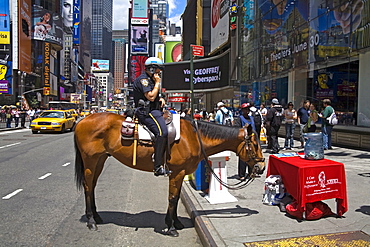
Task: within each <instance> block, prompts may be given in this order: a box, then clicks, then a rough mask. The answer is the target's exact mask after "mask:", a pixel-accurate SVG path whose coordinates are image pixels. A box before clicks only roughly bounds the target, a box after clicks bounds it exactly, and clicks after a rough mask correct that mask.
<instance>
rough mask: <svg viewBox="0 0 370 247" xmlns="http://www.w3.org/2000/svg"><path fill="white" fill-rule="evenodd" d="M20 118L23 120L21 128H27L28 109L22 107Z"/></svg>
mask: <svg viewBox="0 0 370 247" xmlns="http://www.w3.org/2000/svg"><path fill="white" fill-rule="evenodd" d="M19 117H20V119H21V128H26V125H25V124H26V117H27V111H26V108H24V107H22V109H21V110H20V112H19Z"/></svg>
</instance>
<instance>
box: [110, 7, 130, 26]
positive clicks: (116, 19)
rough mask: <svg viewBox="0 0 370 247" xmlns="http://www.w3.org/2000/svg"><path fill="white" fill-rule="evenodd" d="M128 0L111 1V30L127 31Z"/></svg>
mask: <svg viewBox="0 0 370 247" xmlns="http://www.w3.org/2000/svg"><path fill="white" fill-rule="evenodd" d="M129 8H130V1H129V0H113V30H122V29H128V9H129Z"/></svg>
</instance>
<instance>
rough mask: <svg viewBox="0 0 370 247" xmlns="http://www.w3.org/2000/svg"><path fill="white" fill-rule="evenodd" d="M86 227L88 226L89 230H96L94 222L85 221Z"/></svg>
mask: <svg viewBox="0 0 370 247" xmlns="http://www.w3.org/2000/svg"><path fill="white" fill-rule="evenodd" d="M87 227H88V228H89V230H93V231H97V230H98V226H97V225H96V224H95V223H92V224H91V223H90V224H89V223H87Z"/></svg>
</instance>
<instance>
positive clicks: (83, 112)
mask: <svg viewBox="0 0 370 247" xmlns="http://www.w3.org/2000/svg"><path fill="white" fill-rule="evenodd" d="M90 114H91V112H90V111H89V110H82V111H81V112H80V116H81V117H87V116H89V115H90Z"/></svg>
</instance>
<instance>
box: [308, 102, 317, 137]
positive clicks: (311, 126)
mask: <svg viewBox="0 0 370 247" xmlns="http://www.w3.org/2000/svg"><path fill="white" fill-rule="evenodd" d="M318 114H319V113H318V112H317V110H316V107H315V105H314V104H313V103H311V104H310V115H309V117H308V122H307V127H308V132H316V128H317V127H316V122H317V120H318V119H319V115H318Z"/></svg>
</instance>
